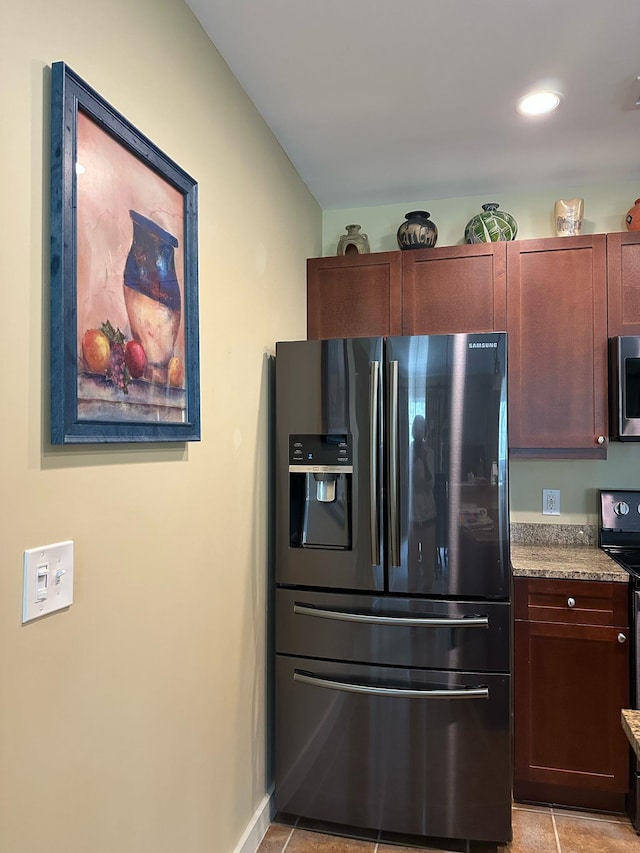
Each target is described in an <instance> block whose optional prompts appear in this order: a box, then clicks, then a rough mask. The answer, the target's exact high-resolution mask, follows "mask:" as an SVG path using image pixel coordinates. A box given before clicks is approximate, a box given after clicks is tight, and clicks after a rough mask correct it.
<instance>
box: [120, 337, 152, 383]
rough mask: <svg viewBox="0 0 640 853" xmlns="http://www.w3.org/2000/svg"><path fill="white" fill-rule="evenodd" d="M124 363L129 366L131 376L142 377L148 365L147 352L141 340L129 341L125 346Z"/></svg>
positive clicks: (133, 377) (134, 377)
mask: <svg viewBox="0 0 640 853" xmlns="http://www.w3.org/2000/svg"><path fill="white" fill-rule="evenodd" d="M124 363H125V364H126V365H127V367H128V368H129V375H130V376H131V378H132V379H140V377H141V376H142V374H143V373H144V369H145V367H146V366H147V354H146V353H145V351H144V347H143V346H142V344H141V343H140V341H136V340H131V341H127V345H126V346H125V348H124Z"/></svg>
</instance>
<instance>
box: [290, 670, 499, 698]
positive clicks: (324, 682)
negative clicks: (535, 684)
mask: <svg viewBox="0 0 640 853" xmlns="http://www.w3.org/2000/svg"><path fill="white" fill-rule="evenodd" d="M293 680H294V681H299V682H301V683H302V684H311V685H313V686H315V687H325V688H326V689H327V690H340V691H342V692H343V693H365V694H367V695H368V696H393V697H396V698H398V699H488V698H489V688H488V687H459V688H452V689H451V688H443V689H442V690H438V689H436V690H433V689H432V690H412V689H410V688H406V689H405V688H402V687H371V686H370V685H368V684H350V683H349V682H346V683H345V682H343V681H331V680H330V679H328V678H319V677H318V676H317V675H310V674H308V673H306V672H300V671H299V670H297V669H294V671H293Z"/></svg>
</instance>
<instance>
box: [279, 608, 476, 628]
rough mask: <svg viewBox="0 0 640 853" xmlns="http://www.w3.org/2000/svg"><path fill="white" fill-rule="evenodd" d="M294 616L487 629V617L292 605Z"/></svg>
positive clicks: (388, 623)
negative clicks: (377, 613)
mask: <svg viewBox="0 0 640 853" xmlns="http://www.w3.org/2000/svg"><path fill="white" fill-rule="evenodd" d="M293 612H294V613H295V614H296V616H315V617H316V618H319V619H336V620H338V621H339V622H364V623H366V624H369V625H399V626H401V627H405V628H406V627H421V628H488V627H489V617H488V616H449V617H447V616H384V615H382V616H375V615H373V614H366V613H348V612H345V611H342V610H324V609H322V608H320V607H310V606H309V605H307V604H302V603H300V604H298V603H296V604H294V605H293Z"/></svg>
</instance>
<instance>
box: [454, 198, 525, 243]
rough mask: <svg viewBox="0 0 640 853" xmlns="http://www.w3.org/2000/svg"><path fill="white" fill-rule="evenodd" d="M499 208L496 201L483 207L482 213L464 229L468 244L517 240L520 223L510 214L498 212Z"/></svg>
mask: <svg viewBox="0 0 640 853" xmlns="http://www.w3.org/2000/svg"><path fill="white" fill-rule="evenodd" d="M499 207H500V205H499V204H497V203H496V202H494V201H492V202H487V204H483V205H482V213H478V214H476V216H473V217H472V218H471V219H470V220H469V221H468V222H467V225H466V228H465V229H464V239H465V241H466V242H467V243H498V242H504V241H506V240H515V239H516V234H517V233H518V223H517V222H516V220H515V219H514V218H513V216H512V215H511V214H510V213H506V211H504V210H498V208H499Z"/></svg>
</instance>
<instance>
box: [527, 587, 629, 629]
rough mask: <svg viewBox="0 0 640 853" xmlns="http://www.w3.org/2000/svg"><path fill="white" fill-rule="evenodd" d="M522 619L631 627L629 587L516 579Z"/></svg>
mask: <svg viewBox="0 0 640 853" xmlns="http://www.w3.org/2000/svg"><path fill="white" fill-rule="evenodd" d="M514 604H515V607H514V612H515V618H516V619H518V620H523V621H529V622H564V623H566V624H569V625H572V624H573V625H611V626H618V627H626V626H627V625H628V624H629V587H628V585H627V584H625V583H611V582H607V581H583V580H564V579H562V580H560V579H557V578H515V579H514Z"/></svg>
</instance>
